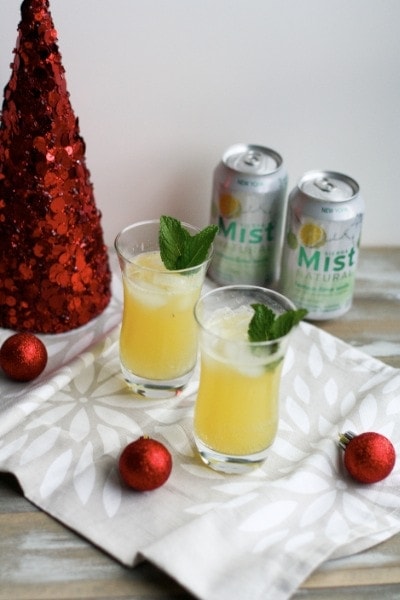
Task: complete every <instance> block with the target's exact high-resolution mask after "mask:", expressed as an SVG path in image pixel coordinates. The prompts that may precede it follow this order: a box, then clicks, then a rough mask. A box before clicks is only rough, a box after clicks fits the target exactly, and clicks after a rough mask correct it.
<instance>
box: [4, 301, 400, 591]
mask: <svg viewBox="0 0 400 600" xmlns="http://www.w3.org/2000/svg"><path fill="white" fill-rule="evenodd" d="M120 302H121V300H120V291H119V290H116V293H115V297H114V300H113V304H112V305H111V306H110V307H109V308H108V309H107V310H106V311H105V313H104V315H102V316H101V317H99V319H97V320H96V322H94V323H92V324H88V325H87V326H85V327H84V328H82V330H79V331H78V332H77V333H73V334H60V335H57V336H54V337H53V338H51V339H50V336H49V337H48V338H46V345H47V348H48V351H49V354H50V357H51V358H50V363H49V366H48V368H47V369H46V371H45V372H44V374H43V375H42V376H41V377H40V378H39V379H38V380H37V381H36V382H34V383H32V384H30V385H28V386H27V385H26V384H25V385H23V384H12V383H8V382H6V381H5V380H4V379H1V380H0V385H1V388H2V392H3V390H4V394H3V400H2V408H0V414H1V418H0V435H1V437H0V468H1V469H2V470H4V471H9V472H12V473H14V474H15V475H16V476H17V477H18V479H19V482H20V484H21V486H22V488H23V490H24V493H25V495H26V497H27V498H28V499H30V500H31V501H32V502H33V503H34V504H36V505H37V506H39V507H41V508H42V509H43V510H45V511H46V512H48V513H49V514H51V515H53V516H54V517H56V518H57V519H59V520H60V521H61V522H63V523H65V524H66V525H67V526H69V527H70V528H72V529H75V530H76V531H78V532H79V533H80V534H81V535H83V536H85V537H86V538H87V539H88V540H90V541H92V542H93V543H94V544H96V545H98V546H99V547H101V548H103V549H104V550H105V551H107V552H108V553H110V554H111V555H113V556H114V557H115V558H117V559H118V560H119V561H121V562H122V563H124V564H127V565H135V564H136V563H137V562H139V561H140V560H142V559H143V557H145V558H147V559H149V560H151V561H153V562H154V563H155V564H156V565H158V566H159V567H160V568H162V569H164V570H165V571H166V572H168V573H169V574H170V575H171V576H173V577H175V578H176V579H177V580H178V581H180V582H181V583H182V584H183V585H184V586H185V587H186V588H188V589H189V590H190V591H191V592H192V593H193V594H194V595H195V596H197V597H198V598H202V599H204V600H214V599H218V600H228V599H229V600H235V599H238V600H241V599H242V598H252V599H254V600H256V599H258V598H260V599H261V598H263V599H264V598H266V597H270V598H274V600H284V599H287V598H289V597H290V596H291V594H292V593H293V592H294V591H295V590H296V588H297V587H298V586H299V585H300V584H301V582H302V581H303V580H304V579H305V578H306V577H307V576H308V575H309V574H310V573H311V572H312V571H313V570H314V569H315V568H316V567H317V566H318V565H319V564H320V563H321V562H322V561H324V560H326V559H327V558H329V557H332V556H341V555H344V554H348V553H352V552H357V551H359V550H361V549H364V548H367V547H369V546H372V545H374V544H375V543H377V542H379V541H382V540H383V539H386V538H388V537H390V536H391V535H393V534H394V533H396V532H398V531H400V508H399V507H400V498H399V496H400V491H399V488H400V486H399V483H400V473H399V466H398V464H397V465H396V467H395V469H394V471H393V472H392V473H391V475H390V476H389V477H388V478H387V479H385V480H384V481H383V482H380V483H378V484H374V485H362V484H358V483H356V482H355V481H353V480H351V479H350V478H349V477H348V475H347V474H346V472H345V470H344V468H343V466H342V460H341V458H342V457H341V451H340V450H339V449H338V446H337V440H338V433H339V432H343V431H346V430H349V429H351V430H353V431H355V432H359V433H361V432H362V431H368V430H373V431H377V432H380V433H383V434H384V435H386V436H387V437H389V438H390V439H391V441H392V442H393V443H394V445H395V447H396V450H397V452H399V448H400V428H399V427H395V424H396V422H398V420H399V415H400V402H399V397H400V372H399V371H398V370H396V369H393V368H391V367H388V366H386V365H384V364H383V363H381V362H380V361H378V360H376V359H374V358H371V357H369V356H367V355H365V354H363V353H361V352H359V351H357V350H355V349H353V348H352V347H350V346H348V345H347V344H344V343H343V342H341V341H340V340H338V339H336V338H334V337H332V336H330V335H328V334H326V333H324V332H323V331H321V330H319V329H318V328H316V327H314V326H312V325H309V324H306V323H302V324H301V325H300V326H299V327H298V328H297V329H296V331H295V332H293V334H292V338H291V345H290V347H289V351H288V354H287V357H286V360H285V365H284V373H283V378H282V388H281V397H282V399H281V419H280V427H279V433H278V436H277V439H276V441H275V443H274V445H273V447H272V449H271V453H270V456H269V458H268V460H267V462H266V464H265V465H264V467H263V468H261V469H258V470H257V471H254V472H253V473H251V474H249V475H246V476H237V475H235V476H229V475H223V474H220V473H216V472H214V471H212V470H210V469H209V468H207V467H206V466H203V464H202V463H201V461H200V460H199V458H198V457H197V454H196V452H195V449H194V444H193V440H192V414H193V404H194V400H195V395H196V389H197V382H198V373H195V375H194V377H193V379H192V381H191V383H190V385H189V387H188V389H187V390H186V391H185V392H184V393H183V394H182V395H181V396H180V397H179V398H177V399H172V400H168V401H165V400H163V401H160V400H157V401H151V400H143V399H135V398H133V397H132V395H131V394H130V393H129V391H128V390H127V389H126V387H125V383H124V381H123V379H122V376H121V374H120V369H119V360H118V333H119V331H118V328H115V323H116V321H118V320H119V318H120ZM1 335H2V337H3V338H5V337H6V336H7V332H2V333H1ZM41 337H42V339H43V337H45V336H41ZM1 341H2V339H0V343H1ZM74 346H75V349H74ZM68 353H69V354H70V356H68ZM67 359H68V360H67ZM142 434H146V435H149V436H152V437H155V438H157V439H158V440H160V441H161V442H162V443H164V444H165V445H166V446H167V447H168V448H169V449H170V451H171V452H172V455H173V470H172V474H171V476H170V478H169V479H168V481H167V482H166V484H164V486H162V487H161V488H159V489H157V490H155V491H153V492H147V493H139V492H134V491H132V490H129V489H127V488H126V487H125V486H124V485H123V484H122V483H121V480H120V478H119V475H118V470H117V459H118V456H119V454H120V452H121V450H122V448H124V447H125V445H126V444H127V443H129V442H130V441H132V440H133V439H136V438H137V437H138V436H140V435H142Z"/></svg>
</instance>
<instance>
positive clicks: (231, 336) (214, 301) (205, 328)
mask: <svg viewBox="0 0 400 600" xmlns="http://www.w3.org/2000/svg"><path fill="white" fill-rule="evenodd" d="M255 304H261V305H265V306H267V307H268V308H269V309H271V310H272V311H273V313H274V314H276V315H280V314H282V313H285V312H287V311H289V310H290V311H291V310H294V308H295V307H294V305H293V304H292V302H291V301H290V300H288V299H287V298H285V297H284V296H282V295H281V294H278V293H277V292H275V291H272V290H268V289H265V288H261V287H256V286H246V285H233V286H226V287H221V288H217V289H214V290H212V291H211V292H208V293H207V294H205V295H204V296H203V297H201V298H200V299H199V300H198V302H197V303H196V306H195V317H196V321H197V323H198V326H199V332H200V337H199V344H200V353H201V366H200V384H199V390H198V395H197V399H196V404H195V415H194V437H195V442H196V446H197V449H198V451H199V454H200V456H201V458H202V460H203V461H204V462H205V463H206V464H207V465H209V466H210V467H211V468H213V469H215V470H217V471H223V472H225V473H245V472H246V471H248V470H250V469H252V468H254V467H258V466H260V465H261V464H262V463H263V462H264V461H265V459H266V457H267V454H268V449H269V447H270V446H271V445H272V443H273V441H274V439H275V436H276V433H277V428H278V418H279V387H280V380H281V371H282V365H283V360H284V357H285V352H286V349H287V346H288V339H289V334H286V335H283V336H282V337H278V338H277V339H273V340H268V341H261V342H254V341H249V336H248V329H249V324H250V321H251V319H252V317H253V315H254V309H253V306H254V305H255Z"/></svg>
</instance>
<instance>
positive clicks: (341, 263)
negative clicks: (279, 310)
mask: <svg viewBox="0 0 400 600" xmlns="http://www.w3.org/2000/svg"><path fill="white" fill-rule="evenodd" d="M363 215H364V201H363V199H362V197H361V195H360V190H359V186H358V184H357V183H356V182H355V181H354V179H351V178H350V177H347V175H343V174H341V173H335V172H333V171H310V172H309V173H306V174H305V175H304V176H303V177H302V178H301V179H300V181H299V183H298V184H297V186H296V187H295V188H294V189H293V190H292V192H291V193H290V195H289V202H288V208H287V219H286V229H285V238H284V244H283V253H282V265H281V278H280V286H279V287H280V290H281V292H282V293H283V294H284V295H285V296H287V297H288V298H290V299H291V300H292V301H293V302H294V303H295V304H296V306H297V307H298V308H306V309H307V310H308V315H307V318H308V319H310V320H314V319H316V320H320V319H321V320H322V319H332V318H335V317H339V316H341V315H343V314H344V313H345V312H347V311H348V310H349V308H350V307H351V304H352V300H353V289H354V282H355V273H356V268H357V260H358V254H359V247H360V238H361V226H362V220H363Z"/></svg>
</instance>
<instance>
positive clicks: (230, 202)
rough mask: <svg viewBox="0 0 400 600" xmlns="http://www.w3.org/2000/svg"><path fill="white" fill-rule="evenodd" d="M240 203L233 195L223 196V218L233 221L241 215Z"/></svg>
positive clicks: (220, 210) (221, 197)
mask: <svg viewBox="0 0 400 600" xmlns="http://www.w3.org/2000/svg"><path fill="white" fill-rule="evenodd" d="M241 209H242V207H241V205H240V201H239V200H238V199H237V198H235V196H232V195H231V194H221V195H220V197H219V212H220V214H221V216H222V217H226V218H227V219H233V218H234V217H238V216H239V215H240V213H241Z"/></svg>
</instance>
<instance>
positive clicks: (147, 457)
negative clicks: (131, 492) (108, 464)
mask: <svg viewBox="0 0 400 600" xmlns="http://www.w3.org/2000/svg"><path fill="white" fill-rule="evenodd" d="M118 468H119V472H120V475H121V477H122V479H123V481H124V482H125V483H126V485H128V486H129V487H131V488H133V489H135V490H138V491H139V492H145V491H150V490H155V489H156V488H158V487H160V486H162V485H163V484H164V483H165V482H166V481H167V479H168V477H169V476H170V473H171V470H172V457H171V454H170V453H169V451H168V450H167V448H166V447H165V446H163V444H161V443H160V442H158V441H157V440H153V439H151V438H148V437H141V438H139V439H138V440H136V441H135V442H131V443H130V444H128V446H126V448H124V450H123V451H122V454H121V456H120V458H119V462H118Z"/></svg>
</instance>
